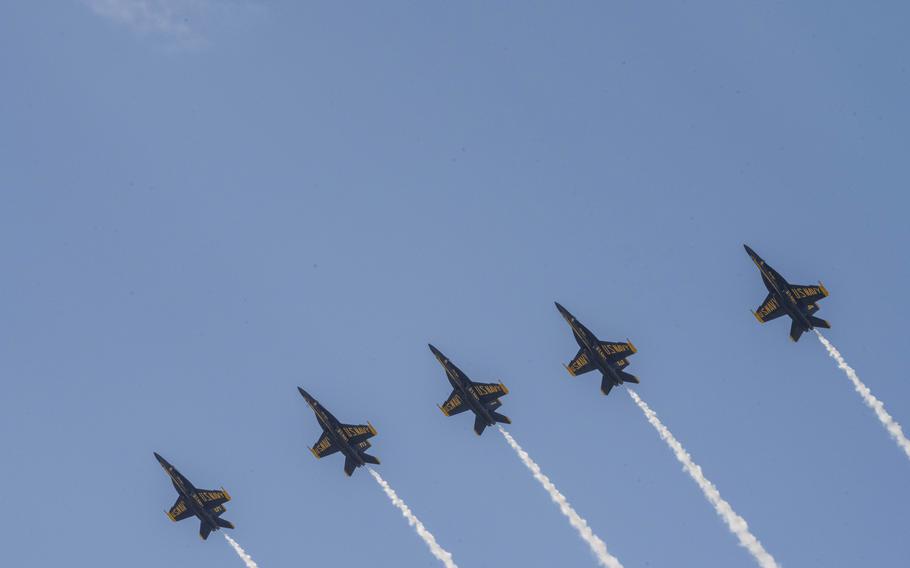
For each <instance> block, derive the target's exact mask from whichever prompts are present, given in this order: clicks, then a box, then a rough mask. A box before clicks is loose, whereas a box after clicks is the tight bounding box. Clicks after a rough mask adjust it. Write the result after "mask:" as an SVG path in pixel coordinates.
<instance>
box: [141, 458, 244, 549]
mask: <svg viewBox="0 0 910 568" xmlns="http://www.w3.org/2000/svg"><path fill="white" fill-rule="evenodd" d="M155 459H157V460H158V463H160V464H161V467H163V468H164V471H165V472H167V474H168V476H170V478H171V483H173V484H174V489H176V490H177V493H178V494H179V495H178V497H177V502H176V503H174V506H173V507H171V508H170V510H169V511H168V512H167V516H168V517H170V519H171V520H172V521H175V522H176V521H182V520H183V519H188V518H190V517H192V516H195V517H197V518H198V519H199V521H200V523H201V524H200V525H199V536H200V537H202V540H205V539H207V538H208V537H209V534H210V533H211V532H212V531H217V530H218V529H219V528H225V529H232V528H234V525H233V524H231V523H230V522H229V521H226V520H224V519H222V518H221V515H222V514H223V513H224V511H225V509H224V504H225V503H227V502H228V501H230V500H231V496H230V495H228V492H227V491H225V490H224V487H222V488H221V489H220V490H217V491H214V490H210V489H196V488H195V487H194V486H193V484H192V483H190V480H189V479H187V478H185V477H183V475H182V474H181V473H180V472H179V471H177V468H175V467H174V466H172V465H171V464H169V463H168V462H167V460H166V459H164V458H163V457H161V456H159V455H158V454H157V453H156V454H155Z"/></svg>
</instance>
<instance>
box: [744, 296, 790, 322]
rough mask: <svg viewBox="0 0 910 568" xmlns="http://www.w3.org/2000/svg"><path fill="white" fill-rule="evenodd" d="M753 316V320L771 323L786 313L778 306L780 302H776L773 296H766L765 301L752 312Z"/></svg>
mask: <svg viewBox="0 0 910 568" xmlns="http://www.w3.org/2000/svg"><path fill="white" fill-rule="evenodd" d="M752 313H753V314H755V319H757V320H758V321H760V322H762V323H765V322H766V321H771V320H773V319H775V318H779V317H780V316H782V315H784V314H786V313H787V312H786V311H785V310H784V309H783V308H782V307H781V306H780V302H779V301H777V298H776V297H775V296H774V294H768V297H767V298H765V301H764V302H762V304H761V305H760V306H758V309H757V310H755V311H754V312H752Z"/></svg>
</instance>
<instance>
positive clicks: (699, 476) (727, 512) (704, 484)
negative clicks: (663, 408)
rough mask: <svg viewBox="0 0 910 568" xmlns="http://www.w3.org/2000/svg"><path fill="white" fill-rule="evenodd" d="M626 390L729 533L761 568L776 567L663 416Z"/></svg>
mask: <svg viewBox="0 0 910 568" xmlns="http://www.w3.org/2000/svg"><path fill="white" fill-rule="evenodd" d="M626 390H627V391H628V392H629V396H631V397H632V400H634V401H635V404H637V405H638V407H639V408H640V409H641V411H642V412H644V414H645V417H646V418H647V419H648V422H650V423H651V426H654V429H655V430H657V432H658V433H659V434H660V437H661V439H662V440H664V441H665V442H666V443H667V445H668V446H670V449H672V450H673V453H674V454H676V459H678V460H679V461H680V463H682V464H683V469H684V470H686V472H687V473H688V474H689V475H690V476H692V479H694V480H695V483H697V484H698V487H699V488H700V489H701V491H702V493H704V495H705V497H706V498H707V499H708V501H709V502H710V503H711V504H712V505H714V510H715V511H717V514H718V515H720V517H721V518H722V519H723V520H724V522H725V523H727V527H728V528H729V529H730V532H732V533H733V534H735V535H736V537H737V538H738V539H739V544H740V546H743V547H745V548H746V550H748V551H749V553H750V554H751V555H752V557H753V558H755V561H756V562H758V565H759V566H761V567H762V568H777V562H775V561H774V557H773V556H771V554H769V553H768V551H767V550H765V548H764V547H763V546H762V545H761V543H760V542H759V541H758V539H757V538H755V535H753V534H752V533H751V532H749V525H748V524H746V520H745V519H743V518H742V517H740V516H739V515H737V514H736V511H734V510H733V507H731V506H730V504H729V503H727V502H726V501H724V500H723V498H722V497H721V496H720V492H719V491H718V490H717V487H715V486H714V484H713V483H711V482H710V481H708V479H707V478H705V475H704V474H703V473H702V471H701V466H699V465H698V464H696V463H695V462H694V461H692V456H690V455H689V453H688V452H687V451H686V450H685V448H683V447H682V444H680V443H679V440H677V439H676V437H675V436H673V434H672V433H671V432H670V430H668V429H667V427H666V426H664V425H663V423H662V422H661V421H660V419H658V418H657V413H655V412H654V411H653V410H651V407H649V406H648V405H647V404H646V403H645V401H643V400H642V399H641V397H639V396H638V393H636V392H635V391H633V390H632V389H626Z"/></svg>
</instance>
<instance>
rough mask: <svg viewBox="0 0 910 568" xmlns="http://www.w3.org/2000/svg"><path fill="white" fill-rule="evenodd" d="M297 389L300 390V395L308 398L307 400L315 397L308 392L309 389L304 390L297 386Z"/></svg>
mask: <svg viewBox="0 0 910 568" xmlns="http://www.w3.org/2000/svg"><path fill="white" fill-rule="evenodd" d="M297 390H298V391H300V396H302V397H303V398H305V399H307V400H310V399H311V398H313V397H311V396H310V393H308V392H307V391H305V390H303V389H302V388H300V387H297Z"/></svg>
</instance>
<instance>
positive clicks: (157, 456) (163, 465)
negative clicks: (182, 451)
mask: <svg viewBox="0 0 910 568" xmlns="http://www.w3.org/2000/svg"><path fill="white" fill-rule="evenodd" d="M152 453H153V454H155V459H156V460H158V463H159V464H161V467H163V468H167V467H168V466H169V465H171V464H169V463H167V460H166V459H164V458H163V457H161V456H160V455H159V454H158V452H152Z"/></svg>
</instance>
